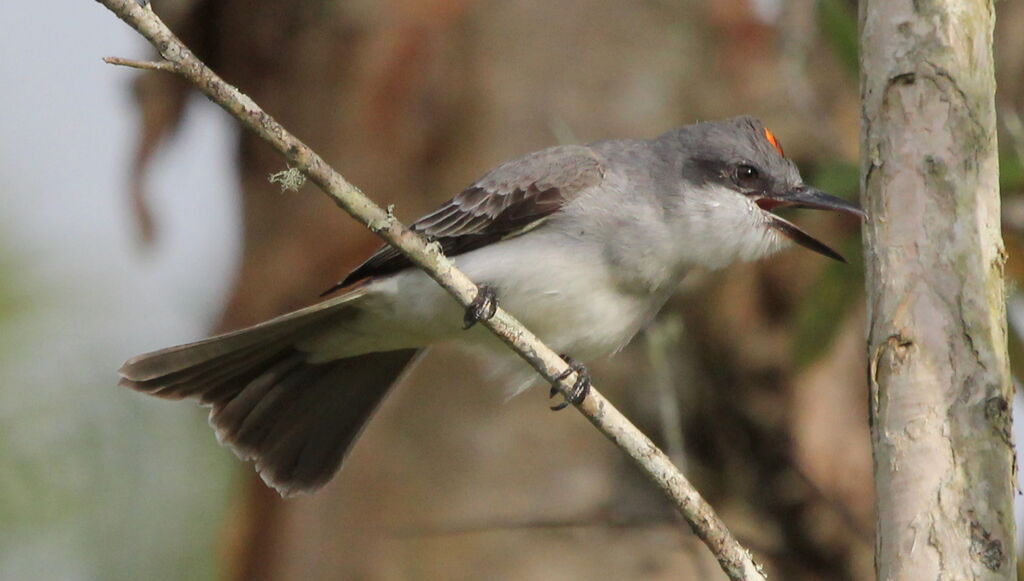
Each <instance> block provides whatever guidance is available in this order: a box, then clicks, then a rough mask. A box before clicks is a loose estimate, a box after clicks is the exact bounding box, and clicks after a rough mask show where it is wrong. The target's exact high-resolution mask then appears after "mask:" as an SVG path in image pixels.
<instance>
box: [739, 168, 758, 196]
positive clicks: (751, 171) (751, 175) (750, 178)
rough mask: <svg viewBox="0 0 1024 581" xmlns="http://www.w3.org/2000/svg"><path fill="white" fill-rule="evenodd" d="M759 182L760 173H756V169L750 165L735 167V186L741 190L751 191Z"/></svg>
mask: <svg viewBox="0 0 1024 581" xmlns="http://www.w3.org/2000/svg"><path fill="white" fill-rule="evenodd" d="M760 182H761V172H759V171H757V168H756V167H754V166H752V165H745V164H744V165H739V166H736V184H737V185H738V186H740V187H741V188H745V189H749V190H753V189H756V188H757V187H758V186H759V185H760Z"/></svg>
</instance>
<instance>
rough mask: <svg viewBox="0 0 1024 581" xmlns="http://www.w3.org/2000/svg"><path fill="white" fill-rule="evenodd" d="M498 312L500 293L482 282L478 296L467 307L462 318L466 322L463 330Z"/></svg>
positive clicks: (478, 287)
mask: <svg viewBox="0 0 1024 581" xmlns="http://www.w3.org/2000/svg"><path fill="white" fill-rule="evenodd" d="M496 312H498V295H497V293H495V292H494V289H493V288H491V287H489V286H487V285H485V284H481V285H478V286H477V291H476V298H475V299H473V302H472V303H469V306H468V307H466V315H465V316H464V317H463V318H462V322H463V323H465V324H464V325H463V327H462V329H463V330H465V329H468V328H470V327H472V326H473V325H475V324H477V323H478V322H480V321H486V320H487V319H490V318H491V317H493V316H494V313H496Z"/></svg>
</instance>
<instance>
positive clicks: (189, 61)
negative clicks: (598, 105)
mask: <svg viewBox="0 0 1024 581" xmlns="http://www.w3.org/2000/svg"><path fill="white" fill-rule="evenodd" d="M97 1H98V2H100V3H101V4H103V5H104V6H106V7H107V8H108V9H110V10H111V11H112V12H114V14H116V15H117V16H118V17H119V18H120V19H121V20H123V21H125V22H126V23H127V24H128V25H129V26H131V27H132V28H134V29H135V30H136V31H138V32H139V33H140V34H141V35H142V36H144V37H145V38H146V39H147V40H148V41H149V42H150V43H152V45H153V46H154V47H155V48H156V49H157V51H159V53H160V55H161V56H163V58H164V59H165V62H166V63H167V65H166V67H164V66H163V65H162V64H161V67H160V70H169V71H173V72H175V73H177V74H179V75H181V76H182V77H184V78H185V79H186V80H188V81H189V82H191V83H192V84H193V85H195V87H196V88H198V89H199V90H200V91H202V92H203V93H204V94H205V95H206V96H207V97H209V98H210V100H212V101H213V102H215V103H217V104H218V105H220V106H221V107H223V108H224V109H225V110H226V111H228V112H229V113H231V114H232V115H233V116H235V117H236V118H237V119H238V120H239V121H240V122H241V123H242V124H243V125H244V126H245V127H247V128H249V129H250V130H252V131H254V132H256V133H257V134H258V135H259V136H260V137H262V138H263V139H264V140H266V141H267V142H268V143H269V144H270V145H271V146H273V147H274V148H275V149H277V150H278V151H279V152H281V154H282V155H284V156H285V158H287V160H288V162H289V164H290V166H291V167H294V168H297V169H298V170H300V171H301V172H302V173H304V174H305V175H306V176H307V177H308V178H309V179H310V180H311V181H313V182H314V183H316V184H317V185H318V186H320V188H321V189H323V190H324V191H325V192H327V193H328V194H330V196H331V197H332V199H333V200H334V201H335V203H336V204H337V205H338V206H340V207H341V208H342V209H344V210H345V211H346V212H348V213H349V214H351V215H352V216H353V217H354V218H355V219H356V220H358V221H359V222H361V223H362V224H363V225H365V226H366V227H367V228H369V229H370V230H371V231H373V232H374V233H376V234H377V235H379V236H380V237H381V238H383V239H384V240H386V241H387V242H388V243H390V244H391V245H392V246H394V247H395V248H397V249H398V250H400V251H401V252H402V253H403V254H404V255H406V256H407V257H408V258H409V259H410V260H411V261H412V262H414V263H415V264H416V265H417V266H419V267H420V268H422V269H423V270H424V271H426V273H427V274H428V275H429V276H430V277H431V278H433V279H434V280H435V281H437V283H438V284H440V285H441V286H442V287H444V289H445V290H447V291H448V292H449V293H450V294H451V295H452V296H453V297H455V299H456V300H457V301H458V302H459V303H461V304H462V305H463V306H468V305H469V304H470V303H471V302H472V301H473V299H475V298H476V294H477V291H478V288H477V285H476V284H474V283H473V281H471V280H470V279H469V278H468V277H467V276H466V275H465V274H463V273H462V272H461V271H459V270H457V269H456V268H455V267H454V266H453V265H452V262H451V261H450V260H449V259H447V258H446V257H445V256H444V255H443V254H442V253H441V252H440V250H439V249H438V248H437V247H436V245H430V244H428V243H427V242H426V241H425V240H424V239H423V238H421V237H420V236H419V235H417V234H416V233H414V232H412V231H410V230H409V229H408V228H406V227H405V226H403V225H402V224H401V223H399V221H398V220H396V219H395V217H394V216H392V215H390V214H389V213H388V212H387V211H386V210H384V209H382V208H381V207H379V206H377V205H376V204H374V203H373V202H372V201H371V200H370V199H369V198H367V197H366V196H365V195H364V194H363V193H362V192H361V191H360V190H359V189H358V188H357V187H355V186H354V185H352V184H350V183H349V182H348V181H347V180H345V178H344V177H342V176H341V174H339V173H338V172H336V171H334V169H332V168H331V167H330V166H329V165H328V164H327V162H325V161H324V160H323V159H322V158H321V157H320V156H319V155H317V154H316V152H314V151H313V150H312V149H310V148H309V147H307V146H306V145H305V144H304V143H302V142H301V141H299V140H298V139H297V138H296V137H295V136H293V135H292V134H291V133H289V132H288V131H287V130H286V129H285V128H284V127H282V126H281V125H280V124H278V123H277V121H275V120H274V119H273V118H272V117H271V116H270V115H268V114H267V113H266V112H264V111H263V110H262V109H260V107H259V106H257V105H256V103H254V102H253V101H252V99H250V98H249V97H247V96H246V95H244V94H242V93H241V92H239V91H238V90H237V89H235V88H234V87H232V86H231V85H229V84H227V83H225V82H224V81H223V80H222V79H221V78H220V77H219V76H217V75H216V74H215V73H214V72H213V71H212V70H210V69H209V68H208V67H207V66H206V65H205V64H203V62H202V61H200V60H199V59H198V58H196V56H195V55H194V54H192V51H191V50H189V48H188V47H186V46H185V45H184V44H183V43H182V42H181V41H180V40H178V38H177V37H176V36H174V34H173V33H172V32H171V31H170V29H168V28H167V26H166V25H165V24H164V23H163V22H162V21H161V20H160V18H158V17H157V16H156V14H155V13H153V11H152V9H150V8H148V7H145V8H144V7H142V6H140V5H139V4H138V3H137V2H136V1H135V0H97ZM131 62H135V61H131ZM118 64H123V63H122V62H119V63H118ZM482 323H483V324H484V325H486V326H487V327H488V328H489V329H491V330H492V331H493V332H494V333H495V334H496V335H498V337H499V338H501V339H502V340H503V341H504V342H505V343H507V344H508V345H509V346H510V347H511V348H512V349H513V350H515V351H516V352H517V353H518V354H519V355H520V356H521V357H522V358H523V359H525V360H526V361H527V362H529V363H530V365H532V366H533V367H534V369H536V370H537V371H538V372H539V373H540V374H541V375H542V376H543V377H544V378H545V379H547V380H548V381H549V382H551V383H552V384H553V385H555V386H556V387H558V389H560V390H561V391H562V392H563V393H566V392H568V391H569V390H570V389H571V388H572V386H573V383H574V382H575V380H576V374H575V373H570V374H569V375H568V376H566V377H564V379H561V380H558V379H556V378H557V377H558V376H560V375H561V374H562V372H563V371H565V370H566V367H567V366H566V363H565V361H563V360H562V358H561V357H560V356H559V355H558V354H557V353H555V352H554V351H552V350H551V349H550V348H549V347H547V346H546V345H544V344H543V343H541V341H540V340H539V339H538V338H537V337H536V336H535V335H534V334H533V333H531V332H530V331H528V330H527V329H526V328H525V327H523V325H522V324H521V323H519V322H518V321H517V320H516V319H514V318H513V317H512V316H511V315H509V314H508V313H507V312H505V311H504V310H503V309H500V308H499V309H498V310H497V312H496V313H495V315H494V317H493V318H491V319H489V320H485V321H482ZM576 407H577V408H578V409H579V410H580V411H581V412H582V413H583V415H585V416H586V417H587V419H588V420H590V422H591V423H592V424H594V425H595V426H596V427H597V428H598V429H600V430H601V432H602V433H604V435H605V436H607V437H608V438H609V439H611V440H612V441H613V442H614V443H615V444H616V445H618V446H619V448H621V449H622V450H623V451H624V452H626V454H628V455H629V456H630V458H632V459H633V461H634V462H635V463H636V464H637V466H639V467H640V468H641V469H642V470H643V471H644V473H646V474H647V475H648V477H650V479H651V480H652V481H653V482H654V483H655V484H656V485H657V486H658V487H659V488H661V489H662V491H663V492H664V493H665V494H666V495H667V496H668V497H669V499H670V500H671V501H672V502H673V504H675V506H676V508H677V509H678V510H679V512H680V513H682V515H683V517H684V518H685V519H686V520H687V522H689V523H690V525H691V526H692V527H693V530H694V532H695V533H696V534H697V536H699V537H700V538H701V539H702V540H703V541H704V543H705V544H706V545H707V546H708V548H710V549H711V552H712V553H714V555H715V557H716V558H717V559H718V562H719V563H720V564H721V566H722V569H723V570H724V571H725V572H726V574H727V575H728V576H729V578H730V579H733V580H734V581H749V580H764V579H766V578H765V576H764V573H763V572H762V571H761V569H760V566H759V565H757V564H756V563H755V562H754V560H753V557H752V556H751V554H750V552H749V551H747V550H746V549H744V548H743V547H742V546H740V544H739V543H738V542H737V541H736V538H735V537H734V536H733V535H732V533H731V532H729V530H728V529H727V528H726V527H725V524H724V523H723V522H722V520H721V519H720V518H719V517H718V515H716V514H715V512H714V510H713V509H712V508H711V506H710V505H709V504H708V503H707V502H706V501H705V500H704V499H703V498H701V496H700V494H699V493H698V492H697V490H696V489H695V488H694V487H693V485H691V484H690V483H689V481H687V480H686V478H685V477H684V476H683V475H682V474H680V473H679V471H678V470H677V469H676V467H675V466H673V465H672V462H671V461H670V460H669V459H668V457H667V456H665V454H664V453H663V452H662V451H661V450H659V449H658V448H657V447H656V446H655V445H654V443H653V442H651V440H650V439H649V438H647V436H645V435H644V434H643V433H641V432H640V431H639V430H638V429H637V428H636V427H635V426H634V425H633V424H631V423H630V422H629V420H627V419H626V418H625V416H623V415H622V414H621V413H620V412H619V411H618V410H617V409H615V408H614V407H613V406H612V405H611V403H609V402H608V400H606V399H605V398H604V397H603V396H602V395H601V394H600V393H599V392H598V391H597V390H596V389H591V390H590V394H589V395H588V396H587V398H586V399H584V400H583V401H582V402H581V403H580V404H578V405H577V406H576Z"/></svg>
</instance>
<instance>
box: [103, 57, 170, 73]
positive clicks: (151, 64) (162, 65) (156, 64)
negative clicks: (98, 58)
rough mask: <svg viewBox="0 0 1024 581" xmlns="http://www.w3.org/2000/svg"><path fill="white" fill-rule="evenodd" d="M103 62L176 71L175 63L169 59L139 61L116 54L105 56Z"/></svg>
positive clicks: (147, 69) (146, 68)
mask: <svg viewBox="0 0 1024 581" xmlns="http://www.w3.org/2000/svg"><path fill="white" fill-rule="evenodd" d="M103 62H105V63H107V64H108V65H117V66H122V67H128V68H132V69H142V70H144V71H167V72H168V73H173V72H176V71H175V70H174V64H173V63H171V62H168V61H137V60H134V59H123V58H121V57H116V56H108V57H103Z"/></svg>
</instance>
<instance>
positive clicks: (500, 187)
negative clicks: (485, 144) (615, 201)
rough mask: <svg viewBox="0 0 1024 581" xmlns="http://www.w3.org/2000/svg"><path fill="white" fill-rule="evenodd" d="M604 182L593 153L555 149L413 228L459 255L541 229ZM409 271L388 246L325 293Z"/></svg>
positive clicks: (492, 174)
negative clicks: (585, 192) (559, 211)
mask: <svg viewBox="0 0 1024 581" xmlns="http://www.w3.org/2000/svg"><path fill="white" fill-rule="evenodd" d="M603 177H604V167H603V166H602V164H601V160H600V158H599V157H598V156H597V154H596V153H595V152H594V150H592V149H591V148H589V147H585V146H581V145H566V146H558V147H552V148H550V149H545V150H542V151H538V152H536V153H531V154H528V155H526V156H523V157H520V158H517V159H514V160H511V161H508V162H505V163H503V164H501V165H499V166H498V167H496V168H494V169H493V170H491V171H489V172H488V173H487V174H485V175H484V176H483V177H481V178H480V179H479V180H477V181H476V183H474V184H473V185H471V186H469V187H468V188H466V189H465V190H463V191H462V192H460V193H459V194H458V195H456V196H455V197H454V198H452V199H451V200H449V201H448V202H446V203H445V204H444V205H442V206H441V207H440V208H438V209H437V210H436V211H434V212H432V213H430V214H427V215H426V216H424V217H422V218H420V219H419V220H417V221H416V222H415V223H414V224H413V225H412V227H411V228H412V229H413V230H415V231H417V232H419V233H420V234H422V235H423V236H425V237H426V238H427V239H428V240H431V241H434V242H437V243H439V244H440V245H441V249H442V250H443V251H444V253H445V254H446V255H448V256H456V255H458V254H462V253H464V252H469V251H470V250H474V249H476V248H480V247H482V246H486V245H488V244H491V243H493V242H497V241H499V240H505V239H507V238H512V237H514V236H518V235H520V234H522V233H524V232H527V231H529V230H530V229H532V228H535V227H536V226H539V225H540V224H541V223H542V222H543V221H544V220H545V219H547V218H548V217H549V216H551V215H552V214H553V213H555V212H557V211H558V210H559V209H560V208H561V207H562V206H563V205H565V204H566V203H567V202H569V201H570V200H573V199H575V198H576V197H577V196H578V195H579V194H580V192H582V191H584V190H586V189H587V188H590V187H593V186H596V185H598V184H600V183H601V180H602V179H603ZM408 266H412V263H411V262H410V261H409V259H407V258H406V257H405V256H403V255H402V254H401V253H400V252H399V251H398V250H396V249H395V248H394V247H393V246H390V245H385V246H383V247H381V248H380V249H379V250H377V252H376V253H374V255H373V256H371V257H370V258H369V259H368V260H367V261H366V262H364V263H363V264H361V265H360V266H359V267H357V268H356V269H355V270H353V271H352V272H351V273H349V275H348V276H347V277H345V279H344V280H343V281H341V282H340V283H339V284H338V285H337V286H335V287H333V288H332V289H330V290H329V291H327V292H326V293H324V294H328V293H330V292H333V291H334V290H337V289H339V288H341V287H344V286H348V285H350V284H352V283H354V282H357V281H359V280H362V279H365V278H368V277H371V276H381V275H385V274H391V273H393V272H397V271H399V270H402V269H403V268H406V267H408Z"/></svg>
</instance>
